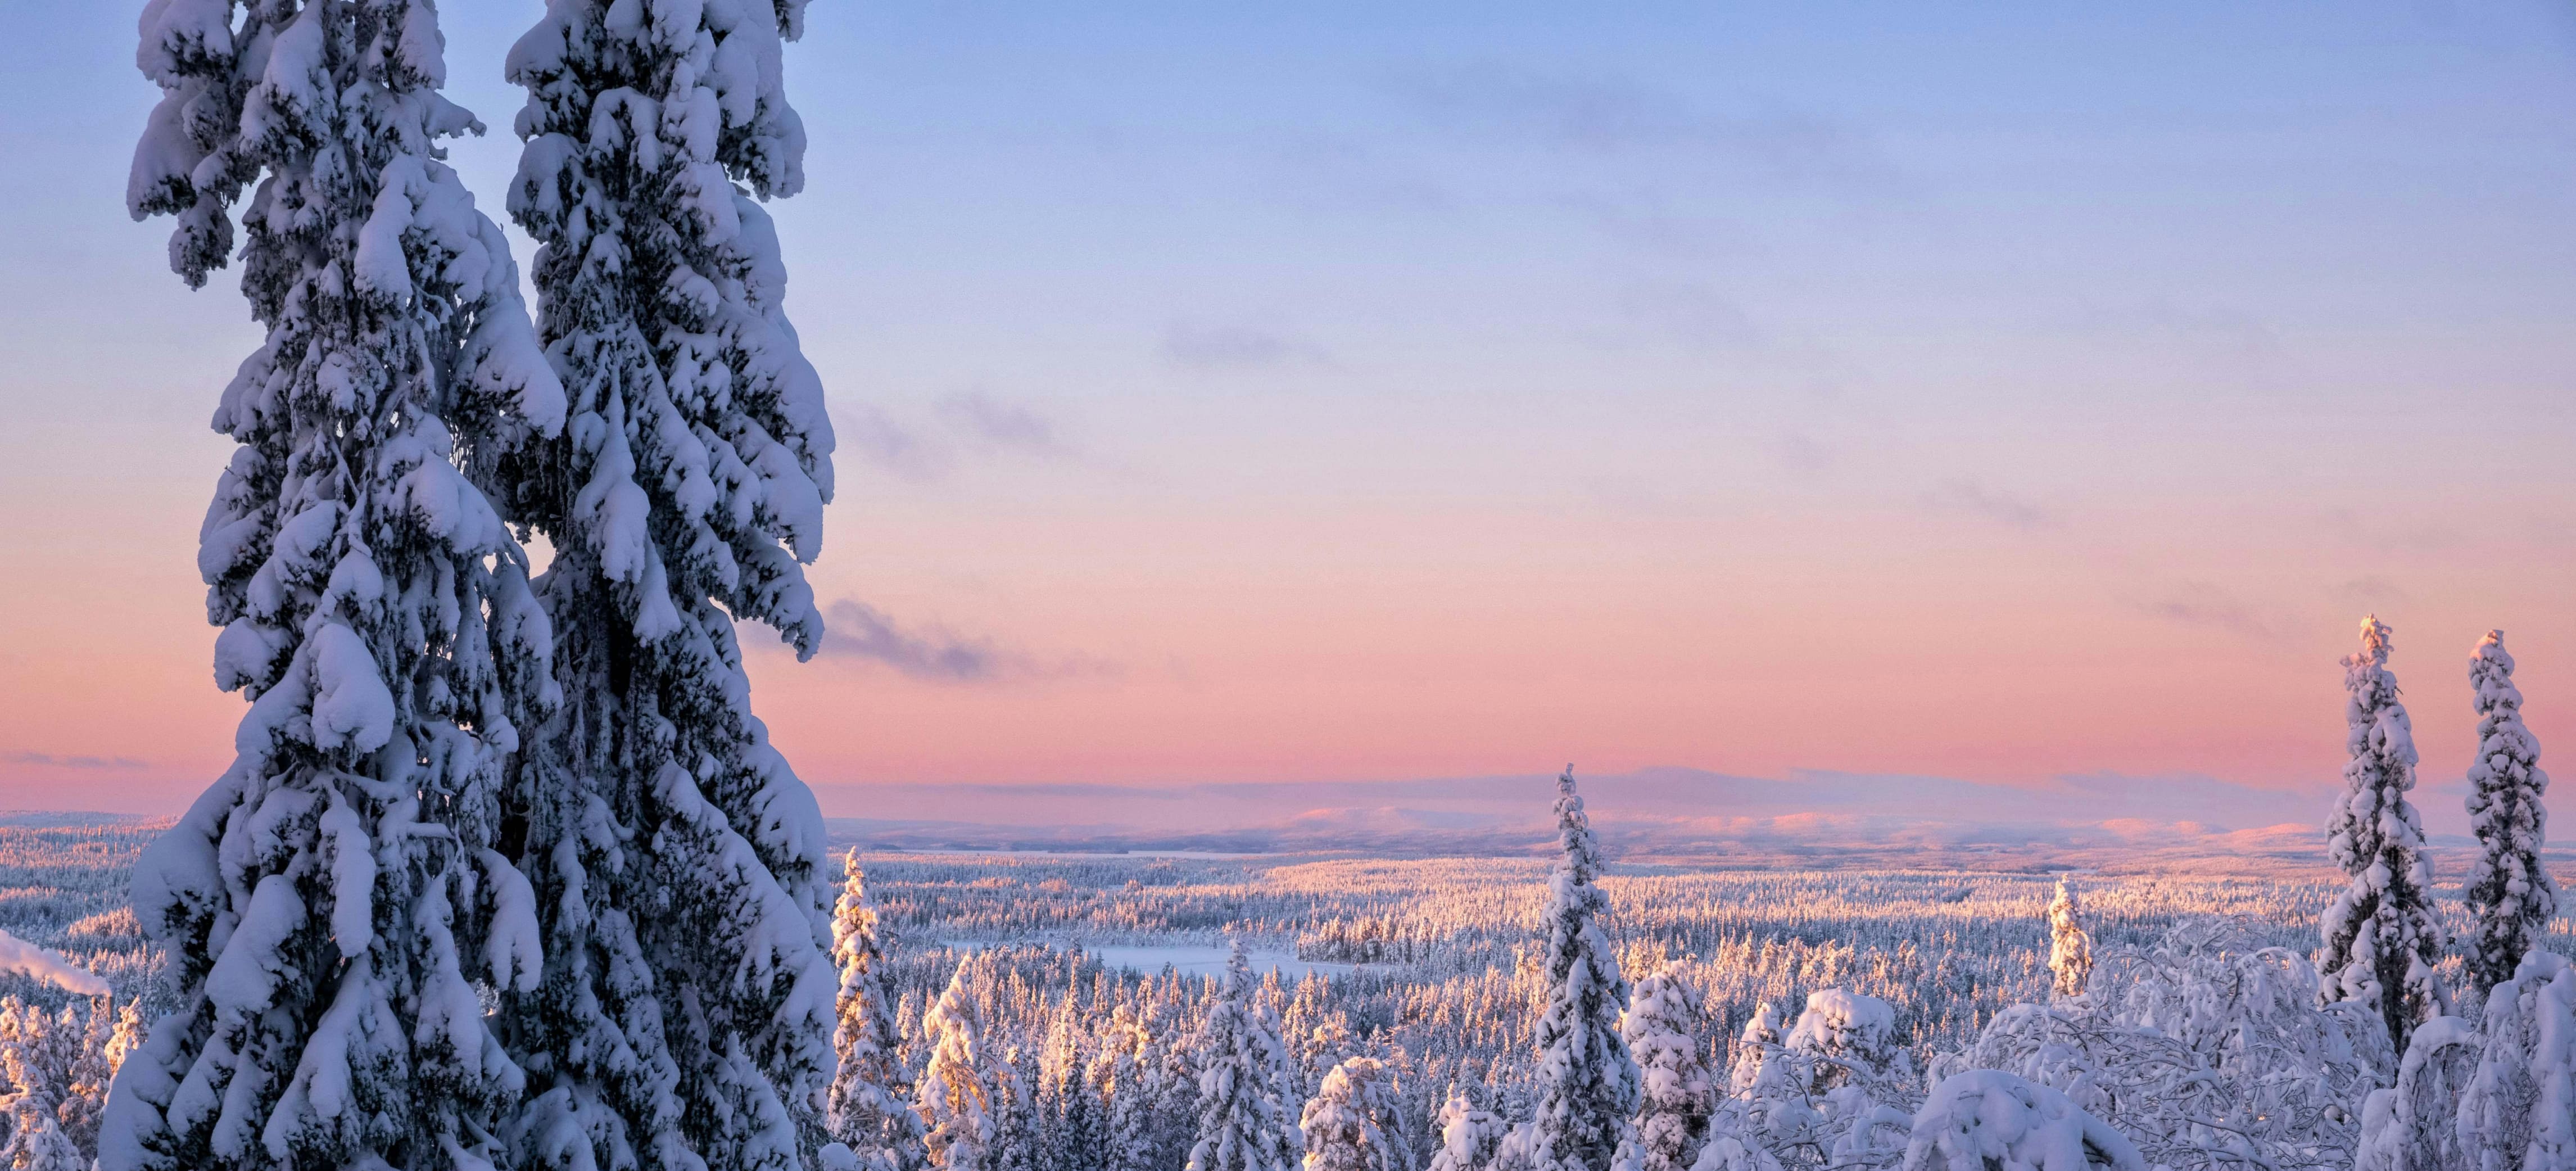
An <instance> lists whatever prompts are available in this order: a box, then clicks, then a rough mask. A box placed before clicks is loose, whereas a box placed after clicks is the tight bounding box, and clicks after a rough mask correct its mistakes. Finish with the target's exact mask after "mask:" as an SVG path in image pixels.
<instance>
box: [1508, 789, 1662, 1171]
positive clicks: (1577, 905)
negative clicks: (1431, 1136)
mask: <svg viewBox="0 0 2576 1171" xmlns="http://www.w3.org/2000/svg"><path fill="white" fill-rule="evenodd" d="M1556 792H1557V797H1556V829H1557V842H1558V845H1559V847H1560V848H1561V849H1562V850H1563V851H1564V854H1563V857H1562V858H1560V859H1559V860H1558V862H1557V864H1556V869H1555V870H1554V871H1553V872H1552V873H1550V874H1549V875H1548V887H1547V889H1548V898H1547V907H1546V909H1545V910H1543V911H1541V912H1540V915H1539V927H1540V930H1542V931H1544V932H1546V937H1547V942H1546V948H1547V950H1546V952H1545V953H1544V954H1543V956H1542V957H1541V962H1542V963H1544V964H1545V965H1546V969H1547V970H1546V979H1547V1010H1546V1013H1545V1014H1544V1015H1543V1016H1541V1017H1540V1018H1539V1022H1538V1078H1539V1097H1538V1114H1537V1117H1535V1118H1533V1119H1531V1122H1532V1123H1533V1125H1534V1126H1535V1131H1534V1140H1535V1142H1536V1148H1535V1150H1534V1151H1533V1159H1534V1161H1535V1162H1536V1164H1537V1169H1538V1171H1607V1168H1608V1167H1609V1166H1610V1163H1611V1160H1612V1159H1614V1158H1615V1157H1617V1155H1618V1153H1619V1150H1620V1148H1621V1147H1622V1146H1623V1145H1624V1144H1625V1143H1626V1142H1627V1141H1628V1140H1629V1138H1630V1135H1631V1131H1630V1126H1629V1116H1630V1115H1631V1114H1633V1113H1634V1112H1635V1111H1636V1109H1637V1063H1636V1062H1635V1061H1634V1060H1632V1059H1631V1058H1630V1057H1629V1056H1628V1045H1627V1042H1626V1041H1625V1040H1623V1039H1621V1037H1620V1036H1619V1013H1620V1010H1621V1009H1623V1008H1625V1007H1626V1006H1627V1003H1628V981H1627V980H1626V979H1625V978H1623V977H1621V976H1620V974H1619V957H1618V955H1617V954H1616V953H1615V952H1614V950H1613V949H1612V948H1611V946H1610V938H1609V937H1608V936H1607V935H1604V934H1602V931H1601V923H1600V918H1601V916H1602V915H1604V914H1607V913H1608V912H1609V909H1610V900H1609V897H1608V896H1606V895H1604V894H1602V893H1601V887H1600V886H1599V885H1598V882H1599V879H1600V877H1601V846H1600V843H1598V842H1597V841H1595V840H1594V839H1593V836H1592V819H1591V818H1590V817H1588V816H1586V815H1585V814H1584V812H1583V798H1582V797H1581V796H1580V795H1578V794H1576V792H1575V791H1574V766H1572V765H1567V766H1566V769H1565V775H1564V776H1562V777H1559V778H1557V782H1556Z"/></svg>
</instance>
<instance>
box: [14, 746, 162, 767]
mask: <svg viewBox="0 0 2576 1171" xmlns="http://www.w3.org/2000/svg"><path fill="white" fill-rule="evenodd" d="M0 761H5V762H7V763H9V764H27V765H34V766H36V767H38V768H76V769H83V770H96V771H115V772H126V771H131V770H133V769H139V768H142V767H144V762H142V761H139V760H136V759H134V758H133V757H131V756H57V755H55V754H53V753H50V752H25V751H15V752H0Z"/></svg>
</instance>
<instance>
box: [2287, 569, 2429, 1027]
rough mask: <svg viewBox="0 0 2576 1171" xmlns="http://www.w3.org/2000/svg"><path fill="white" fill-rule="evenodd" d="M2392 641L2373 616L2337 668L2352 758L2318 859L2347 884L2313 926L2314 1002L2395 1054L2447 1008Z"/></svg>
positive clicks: (2409, 730) (2410, 729) (2411, 738)
mask: <svg viewBox="0 0 2576 1171" xmlns="http://www.w3.org/2000/svg"><path fill="white" fill-rule="evenodd" d="M2393 633H2394V632H2393V631H2391V630H2390V628H2389V626H2388V624H2387V623H2384V622H2381V621H2380V620H2379V618H2378V616H2377V615H2373V616H2371V617H2368V618H2365V619H2363V620H2362V623H2361V653H2360V654H2357V655H2351V656H2348V657H2346V658H2345V659H2344V660H2343V667H2344V689H2345V691H2347V692H2348V693H2349V694H2350V698H2349V700H2348V701H2347V702H2346V704H2345V708H2344V720H2345V723H2346V724H2348V725H2349V726H2350V728H2351V732H2350V735H2349V736H2348V737H2347V739H2346V747H2347V748H2348V749H2349V750H2350V752H2351V754H2352V759H2351V762H2350V763H2348V764H2346V765H2345V766H2344V770H2343V778H2344V788H2343V794H2342V795H2341V796H2340V797H2338V798H2336V800H2335V807H2334V814H2333V816H2332V818H2331V819H2329V820H2328V821H2327V822H2326V852H2327V854H2328V856H2330V857H2331V858H2332V859H2333V860H2334V863H2335V865H2337V866H2340V867H2342V868H2343V872H2344V873H2345V874H2347V875H2350V876H2351V884H2350V885H2349V886H2347V887H2345V888H2344V892H2343V893H2342V894H2340V895H2337V896H2335V901H2334V903H2333V905H2331V906H2329V907H2327V908H2326V913H2325V916H2324V919H2323V922H2322V923H2321V924H2320V925H2319V926H2320V933H2321V934H2322V935H2323V937H2324V944H2325V945H2324V947H2323V948H2321V949H2320V950H2319V951H2318V952H2317V972H2318V974H2319V975H2320V976H2321V977H2322V978H2323V980H2324V985H2323V987H2322V988H2320V989H2319V991H2318V995H2319V996H2320V997H2322V998H2323V999H2324V1000H2326V1001H2337V1000H2351V1001H2357V1002H2359V1003H2361V1004H2363V1005H2365V1006H2367V1007H2369V1008H2371V1009H2372V1010H2374V1011H2376V1012H2377V1013H2378V1014H2379V1017H2380V1019H2381V1020H2382V1021H2384V1022H2386V1023H2387V1026H2388V1037H2389V1041H2390V1043H2391V1044H2392V1045H2393V1046H2394V1047H2395V1048H2396V1050H2397V1051H2398V1052H2399V1053H2404V1052H2405V1051H2406V1036H2407V1034H2408V1033H2409V1032H2411V1031H2413V1030H2414V1028H2415V1024H2416V1022H2418V1021H2421V1020H2424V1019H2426V1018H2428V1017H2431V1016H2433V1015H2434V1014H2436V1013H2439V1012H2441V1011H2443V1009H2444V1008H2445V1007H2446V1006H2447V1003H2448V1001H2447V998H2446V997H2445V996H2444V995H2443V991H2442V988H2441V985H2440V982H2439V980H2438V979H2437V977H2436V976H2435V975H2434V971H2433V968H2434V965H2436V964H2439V963H2440V962H2441V961H2442V924H2441V920H2440V919H2439V918H2437V917H2436V916H2435V914H2434V910H2433V867H2432V863H2431V861H2430V859H2428V858H2427V857H2426V855H2425V852H2424V823H2423V822H2422V821H2421V820H2419V819H2418V818H2417V817H2416V816H2415V807H2414V806H2413V805H2412V804H2410V803H2408V802H2407V800H2406V791H2407V790H2409V789H2412V788H2414V787H2415V733H2414V726H2413V724H2412V723H2410V722H2409V721H2408V720H2407V718H2406V705H2405V704H2404V703H2402V702H2400V701H2399V699H2398V693H2397V677H2396V676H2395V675H2392V674H2390V673H2389V670H2388V652H2389V650H2390V641H2391V636H2392V634H2393Z"/></svg>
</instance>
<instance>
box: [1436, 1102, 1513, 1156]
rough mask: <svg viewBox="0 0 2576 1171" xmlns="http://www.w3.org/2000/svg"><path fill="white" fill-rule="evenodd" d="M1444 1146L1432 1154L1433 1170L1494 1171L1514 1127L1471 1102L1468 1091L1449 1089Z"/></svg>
mask: <svg viewBox="0 0 2576 1171" xmlns="http://www.w3.org/2000/svg"><path fill="white" fill-rule="evenodd" d="M1439 1128H1440V1147H1439V1149H1437V1150H1435V1151H1433V1152H1431V1171H1491V1168H1492V1167H1493V1166H1494V1163H1495V1160H1496V1159H1498V1158H1499V1157H1500V1156H1501V1153H1502V1145H1503V1137H1504V1136H1505V1135H1507V1134H1509V1133H1510V1132H1511V1124H1510V1123H1509V1122H1507V1121H1505V1120H1504V1119H1502V1118H1499V1117H1496V1116H1495V1114H1494V1112H1493V1111H1491V1110H1487V1109H1485V1108H1483V1107H1481V1106H1478V1105H1476V1104H1475V1103H1474V1102H1472V1101H1470V1100H1468V1097H1467V1094H1466V1091H1464V1090H1462V1089H1460V1088H1458V1087H1457V1086H1454V1085H1453V1086H1451V1087H1449V1101H1448V1103H1447V1104H1446V1105H1444V1106H1442V1107H1441V1108H1440V1118H1439Z"/></svg>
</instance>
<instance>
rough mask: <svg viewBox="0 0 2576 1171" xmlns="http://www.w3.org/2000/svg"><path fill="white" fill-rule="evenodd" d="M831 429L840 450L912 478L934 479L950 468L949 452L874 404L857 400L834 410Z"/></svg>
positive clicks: (844, 453) (843, 453)
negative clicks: (857, 401)
mask: <svg viewBox="0 0 2576 1171" xmlns="http://www.w3.org/2000/svg"><path fill="white" fill-rule="evenodd" d="M833 416H834V417H833V419H832V431H833V436H834V438H835V439H836V440H837V441H838V452H839V454H842V455H848V456H856V457H857V458H858V459H859V460H860V461H862V462H864V463H868V464H872V465H874V466H876V467H879V468H883V469H885V470H886V471H889V472H893V473H895V474H896V475H899V476H902V477H904V478H906V479H911V480H928V479H933V478H935V477H937V476H939V475H941V474H943V473H945V472H946V471H947V470H948V467H949V458H948V453H947V452H945V451H942V450H940V449H939V448H938V447H937V446H935V445H933V444H931V443H929V442H928V441H926V440H924V439H923V438H922V437H921V436H920V435H918V434H915V433H914V432H913V430H912V429H911V428H908V427H906V426H904V425H903V424H902V423H899V422H897V421H895V419H894V417H893V416H891V415H888V414H886V413H885V412H884V411H882V410H879V409H878V408H876V407H874V406H870V405H868V404H865V403H854V404H850V405H846V406H843V407H840V408H839V409H837V410H835V411H834V412H833Z"/></svg>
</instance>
